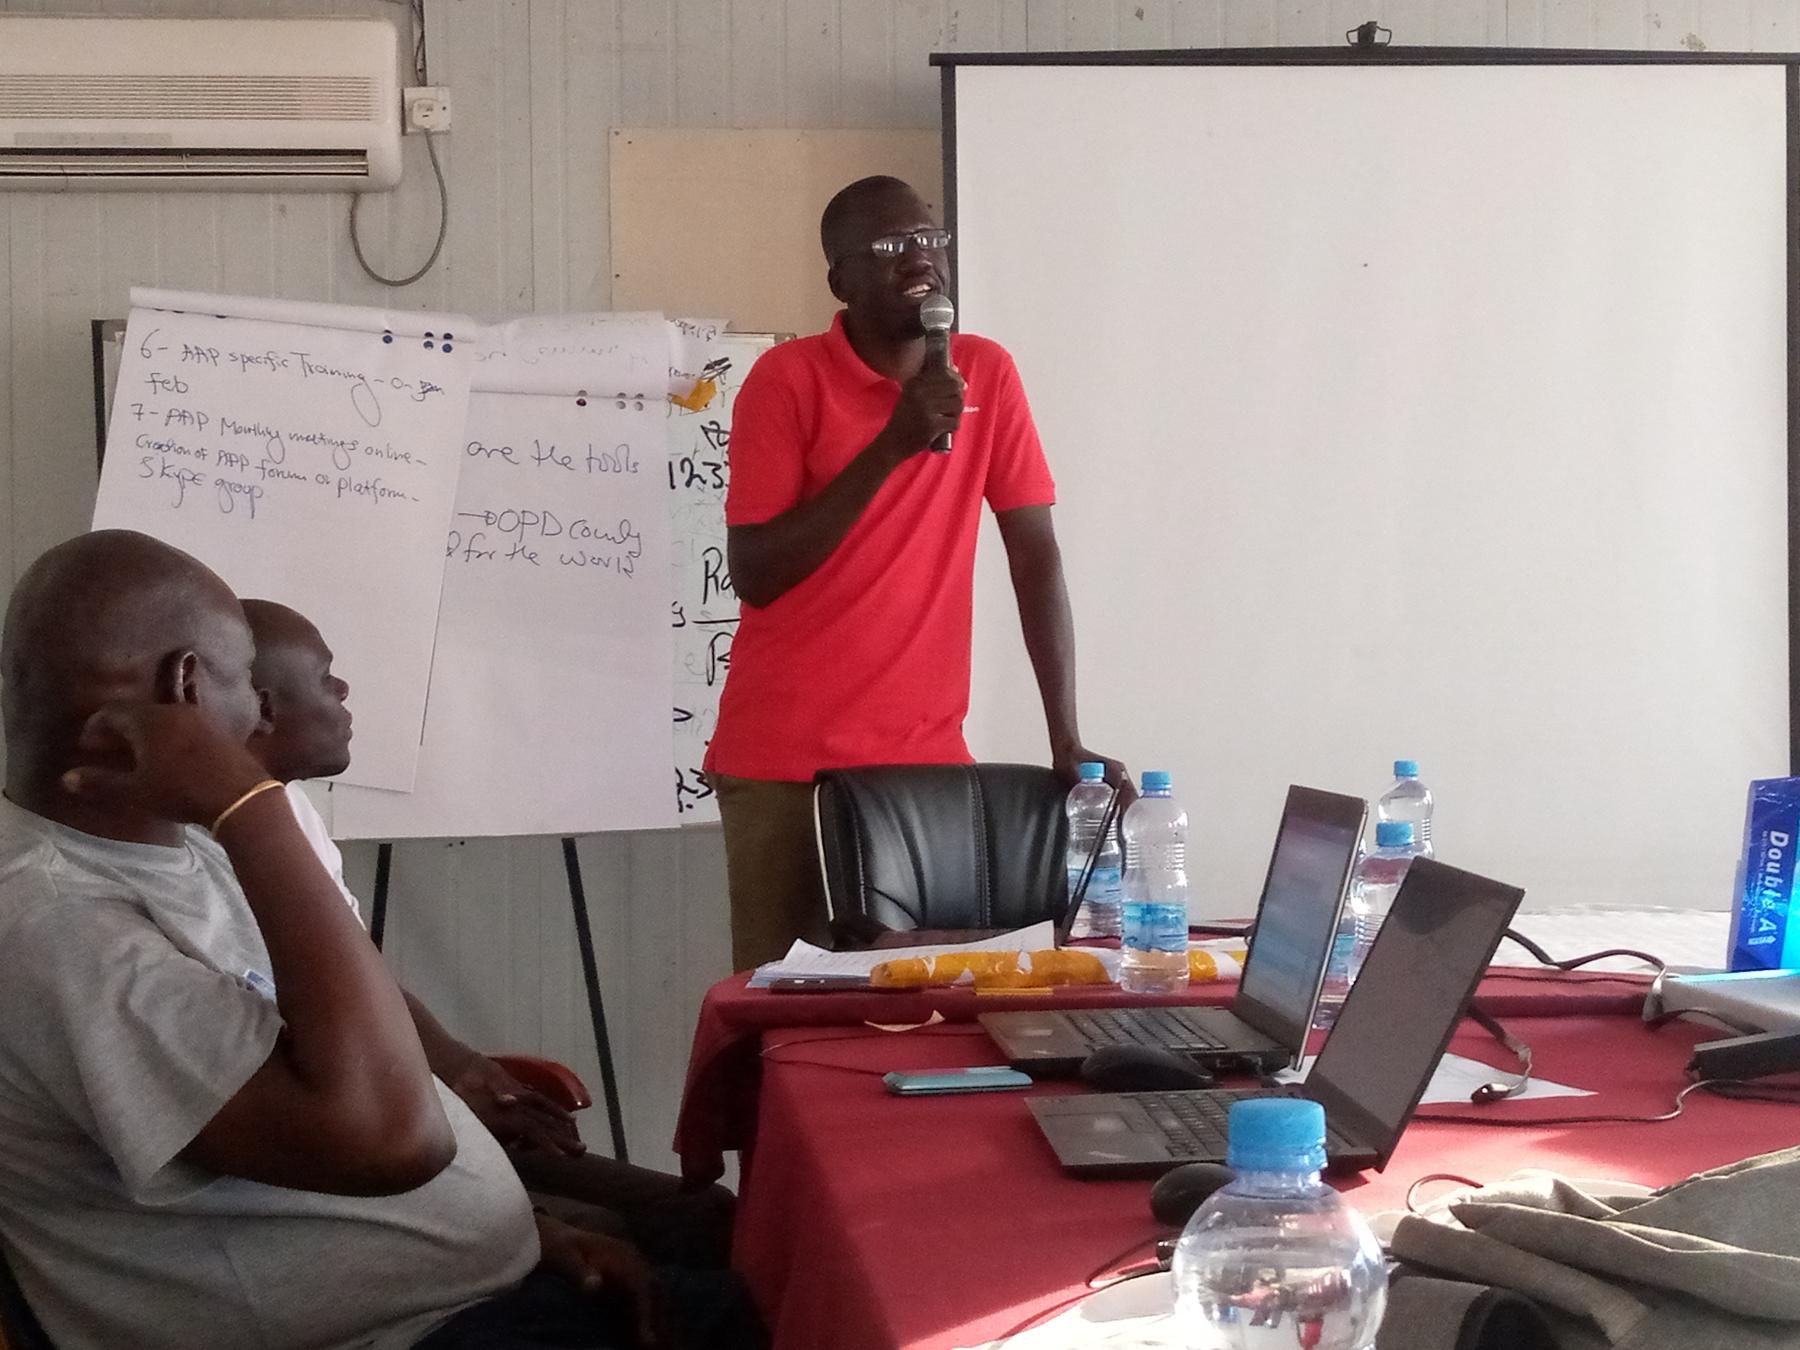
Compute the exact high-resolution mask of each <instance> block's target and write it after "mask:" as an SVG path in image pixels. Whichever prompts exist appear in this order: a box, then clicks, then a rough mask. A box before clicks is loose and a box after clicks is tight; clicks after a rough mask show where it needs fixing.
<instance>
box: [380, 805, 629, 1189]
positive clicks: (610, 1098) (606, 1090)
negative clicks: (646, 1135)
mask: <svg viewBox="0 0 1800 1350" xmlns="http://www.w3.org/2000/svg"><path fill="white" fill-rule="evenodd" d="M562 855H563V871H564V873H565V874H566V875H567V877H568V881H569V908H570V910H571V912H572V913H573V915H574V918H575V946H576V948H577V950H579V951H580V953H581V978H582V982H583V984H584V985H585V986H586V988H587V1005H588V1017H589V1019H590V1020H591V1021H592V1022H593V1026H594V1049H595V1050H596V1051H597V1052H598V1054H599V1056H600V1088H601V1095H602V1096H603V1097H604V1098H605V1099H606V1122H607V1125H608V1126H609V1127H610V1128H611V1130H612V1144H613V1157H615V1158H617V1159H618V1160H619V1161H620V1162H630V1161H631V1157H630V1153H629V1150H628V1148H627V1145H626V1142H625V1116H624V1113H623V1111H622V1109H621V1107H620V1104H619V1080H618V1074H617V1072H616V1071H615V1069H614V1067H613V1054H612V1039H611V1037H609V1036H608V1035H607V1031H606V1000H605V998H604V997H603V996H602V994H601V991H600V967H599V964H598V963H597V962H596V961H595V959H594V930H593V926H592V924H591V923H590V921H589V919H588V908H587V888H586V887H585V886H584V885H583V884H582V880H581V855H580V853H579V852H577V851H576V848H575V839H574V836H573V835H566V834H565V835H564V836H563V837H562ZM393 867H394V845H393V844H392V843H391V842H383V843H382V844H380V845H379V846H378V847H377V849H376V851H375V894H374V897H373V899H372V900H371V902H370V905H369V936H370V937H371V938H373V939H374V941H375V945H376V947H377V948H379V947H380V946H381V941H382V938H383V936H384V935H385V933H386V930H387V901H388V884H389V881H390V879H391V877H392V875H393Z"/></svg>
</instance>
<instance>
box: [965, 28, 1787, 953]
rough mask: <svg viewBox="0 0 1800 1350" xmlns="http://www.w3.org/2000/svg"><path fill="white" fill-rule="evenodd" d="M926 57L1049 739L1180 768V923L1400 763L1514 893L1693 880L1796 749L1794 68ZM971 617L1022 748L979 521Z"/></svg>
mask: <svg viewBox="0 0 1800 1350" xmlns="http://www.w3.org/2000/svg"><path fill="white" fill-rule="evenodd" d="M1263 55H1265V56H1266V55H1268V54H1263ZM937 59H939V60H940V62H941V63H943V64H944V66H945V69H944V78H945V82H946V91H945V92H946V103H945V107H946V112H947V114H948V116H947V118H946V126H945V137H946V161H947V169H948V172H947V174H946V182H947V183H948V184H950V185H951V188H952V202H953V206H952V219H951V220H950V222H949V223H950V224H951V227H952V229H953V230H954V231H955V234H956V249H957V258H956V262H957V272H958V291H959V293H958V296H957V299H958V311H959V324H960V326H961V327H962V328H963V329H964V330H965V331H969V332H975V333H981V334H985V335H987V336H989V337H992V338H995V339H997V340H998V341H1000V342H1001V343H1003V344H1004V345H1006V346H1007V347H1008V348H1009V349H1010V350H1011V351H1012V352H1013V354H1014V356H1015V357H1016V358H1017V360H1018V364H1019V368H1020V371H1021V373H1022V375H1023V378H1024V383H1025V388H1026V391H1027V393H1028V394H1029V396H1030V398H1031V400H1032V404H1033V409H1034V412H1035V414H1036V417H1037V421H1038V426H1039V429H1040V431H1041V433H1042V435H1043V438H1044V443H1045V447H1046V450H1047V453H1048V455H1049V459H1050V465H1051V468H1052V470H1053V471H1054V473H1055V475H1056V478H1057V484H1058V505H1057V508H1056V521H1057V530H1058V535H1059V537H1060V539H1061V541H1062V547H1063V553H1064V565H1065V569H1066V572H1067V576H1068V580H1069V587H1070V593H1071V597H1072V600H1073V604H1074V610H1075V618H1076V628H1077V635H1078V646H1079V653H1080V655H1079V675H1080V691H1081V712H1082V729H1083V732H1084V736H1085V740H1086V742H1087V744H1088V745H1089V746H1090V747H1091V748H1093V749H1095V750H1098V751H1101V752H1104V753H1108V754H1112V755H1116V756H1119V757H1121V758H1123V759H1125V760H1126V761H1127V762H1128V763H1129V764H1130V765H1131V767H1132V768H1133V769H1134V770H1136V771H1141V770H1143V769H1148V768H1166V769H1168V770H1170V771H1171V772H1173V774H1174V775H1175V784H1176V795H1177V797H1178V799H1179V800H1180V801H1181V802H1182V803H1183V804H1184V805H1185V806H1186V807H1187V810H1188V815H1189V818H1190V820H1191V822H1192V828H1191V834H1190V849H1189V866H1190V875H1191V877H1192V878H1193V881H1194V892H1195V895H1196V898H1197V904H1196V906H1195V908H1196V912H1199V913H1203V914H1208V915H1228V914H1229V915H1242V914H1246V913H1248V912H1250V911H1251V910H1252V909H1253V908H1254V906H1255V903H1256V897H1257V893H1258V890H1259V888H1260V885H1261V880H1262V875H1263V871H1264V869H1265V867H1266V866H1267V860H1268V851H1269V848H1270V845H1271V844H1272V842H1273V839H1274V833H1275V826H1276V822H1277V820H1278V818H1279V816H1280V812H1281V803H1282V794H1283V791H1284V789H1285V787H1286V785H1287V784H1288V783H1290V782H1297V783H1305V784H1310V785H1313V786H1317V787H1322V788H1329V789H1335V790H1338V791H1345V792H1352V793H1356V794H1358V795H1363V796H1366V797H1368V798H1370V800H1371V803H1373V799H1374V798H1375V797H1376V796H1378V795H1379V794H1380V793H1381V792H1382V791H1383V790H1384V789H1385V787H1386V785H1387V783H1388V782H1389V781H1390V774H1389V769H1390V767H1391V763H1392V761H1393V760H1394V759H1395V758H1397V757H1406V758H1416V759H1418V760H1419V761H1420V765H1421V769H1422V776H1423V777H1424V779H1425V781H1426V782H1427V783H1428V784H1429V785H1430V787H1431V788H1432V790H1433V792H1434V793H1435V794H1436V797H1437V812H1436V830H1435V832H1436V844H1437V854H1438V856H1439V857H1440V858H1441V859H1443V860H1444V861H1447V862H1450V863H1454V864H1457V865H1459V866H1464V867H1468V868H1471V869H1474V870H1476V871H1480V872H1485V873H1488V874H1490V875H1492V876H1494V877H1497V878H1500V879H1502V880H1505V881H1508V882H1512V883H1514V884H1517V885H1521V886H1524V887H1525V888H1526V891H1527V905H1528V906H1534V907H1545V906H1566V905H1583V904H1592V905H1632V906H1638V905H1670V906H1679V907H1684V908H1687V907H1692V908H1723V907H1725V906H1727V905H1728V904H1729V901H1730V895H1731V888H1732V879H1733V873H1734V869H1735V865H1736V858H1737V854H1738V850H1739V847H1740V843H1741V836H1742V831H1743V811H1744V798H1745V789H1746V786H1747V784H1748V782H1749V780H1750V779H1751V778H1754V777H1771V776H1780V775H1782V774H1785V773H1787V772H1788V759H1789V752H1788V747H1789V727H1788V719H1789V706H1790V694H1789V689H1790V685H1789V664H1788V660H1789V658H1788V630H1789V618H1788V575H1789V538H1788V514H1787V511H1788V508H1787V502H1788V483H1789V462H1790V432H1789V425H1788V422H1789V418H1788V404H1789V377H1788V344H1789V334H1788V314H1789V303H1790V301H1789V280H1788V233H1789V231H1790V229H1791V228H1792V227H1791V225H1790V222H1789V219H1788V193H1789V177H1790V169H1789V163H1788V154H1789V151H1788V122H1789V109H1788V94H1787V84H1788V79H1789V71H1788V68H1787V67H1786V66H1784V65H1782V64H1780V63H1778V62H1774V61H1771V62H1767V63H1758V62H1747V63H1742V64H1730V63H1721V64H1707V63H1704V62H1694V61H1682V60H1679V59H1674V60H1670V61H1667V62H1651V63H1639V64H1609V63H1606V62H1605V61H1604V60H1602V61H1598V62H1596V61H1592V60H1588V61H1581V60H1570V61H1567V62H1559V61H1558V60H1556V59H1552V60H1551V61H1549V62H1547V63H1546V62H1539V63H1526V62H1514V63H1491V64H1490V63H1479V64H1409V65H1393V64H1387V65H1383V64H1373V65H1370V64H1349V63H1346V62H1343V61H1329V62H1324V63H1318V64H1304V63H1301V64H1197V65H1173V64H1154V63H1153V64H1128V63H1119V64H1105V63H1102V64H1055V63H1054V58H1048V59H1044V58H1037V57H1029V58H1007V57H999V58H994V57H988V58H981V57H977V58H973V60H972V61H970V60H967V59H965V58H958V57H942V58H937ZM1465 59H1466V58H1465ZM975 623H976V631H975V673H974V688H973V696H972V704H971V711H970V719H969V736H970V744H971V748H972V749H973V750H974V752H975V755H976V757H977V758H979V759H984V760H1003V759H1024V760H1035V761H1040V762H1041V761H1042V760H1043V758H1044V755H1045V734H1044V726H1043V719H1042V716H1041V713H1040V710H1039V704H1038V700H1037V698H1036V693H1035V686H1034V683H1033V680H1032V675H1031V668H1030V664H1029V662H1028V661H1027V659H1026V657H1025V653H1024V649H1023V645H1022V643H1021V641H1020V638H1019V624H1018V620H1017V616H1016V608H1015V606H1014V603H1013V600H1012V596H1011V592H1010V588H1009V585H1008V582H1007V574H1006V567H1005V558H1004V553H1003V550H1002V548H1001V545H1000V541H999V538H998V535H997V532H995V531H994V530H993V528H992V522H991V521H990V522H988V525H987V533H986V534H985V536H984V538H983V542H982V548H981V553H980V557H979V561H978V565H977V599H976V620H975ZM1670 955H1671V956H1672V957H1675V956H1677V955H1680V954H1675V953H1671V954H1670ZM1694 955H1695V957H1696V959H1697V957H1698V955H1700V954H1694ZM1709 955H1710V954H1709Z"/></svg>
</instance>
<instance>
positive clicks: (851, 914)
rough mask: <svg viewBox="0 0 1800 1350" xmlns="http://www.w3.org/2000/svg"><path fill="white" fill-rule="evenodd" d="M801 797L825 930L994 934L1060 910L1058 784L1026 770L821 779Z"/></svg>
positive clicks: (852, 773)
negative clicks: (807, 800)
mask: <svg viewBox="0 0 1800 1350" xmlns="http://www.w3.org/2000/svg"><path fill="white" fill-rule="evenodd" d="M813 783H814V787H813V812H814V821H815V824H816V827H817V829H818V839H819V866H820V868H821V870H822V872H823V873H824V878H825V898H826V903H827V905H828V906H829V908H830V912H831V919H832V928H833V932H834V933H835V934H837V935H839V936H840V937H842V936H843V935H845V934H850V935H852V936H853V937H861V938H864V939H865V940H866V939H867V938H868V937H869V936H872V935H873V934H874V933H876V932H879V931H880V930H881V929H917V928H931V929H956V930H968V929H976V930H994V931H1004V930H1006V929H1011V928H1022V927H1024V926H1025V925H1026V924H1032V923H1037V922H1039V921H1041V920H1043V919H1050V920H1052V921H1056V920H1060V919H1061V918H1062V917H1063V911H1064V910H1065V909H1066V908H1067V889H1068V883H1067V879H1066V876H1065V873H1064V863H1063V851H1064V848H1065V845H1066V841H1067V839H1068V822H1067V821H1066V819H1065V818H1064V815H1063V799H1064V796H1065V795H1066V794H1067V792H1068V786H1067V784H1065V783H1064V782H1063V781H1062V780H1061V779H1060V778H1059V777H1058V776H1057V775H1056V774H1055V772H1053V771H1052V770H1050V769H1045V768H1040V767H1038V766H1036V765H1031V764H909V765H899V766H894V767H881V768H860V769H828V770H825V771H824V772H821V773H820V774H818V775H817V776H816V777H815V778H814V780H813Z"/></svg>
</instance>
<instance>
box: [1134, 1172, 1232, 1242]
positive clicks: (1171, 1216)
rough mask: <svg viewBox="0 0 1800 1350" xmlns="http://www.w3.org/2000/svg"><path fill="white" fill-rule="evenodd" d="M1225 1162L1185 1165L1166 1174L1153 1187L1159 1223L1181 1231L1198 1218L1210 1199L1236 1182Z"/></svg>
mask: <svg viewBox="0 0 1800 1350" xmlns="http://www.w3.org/2000/svg"><path fill="white" fill-rule="evenodd" d="M1233 1179H1234V1178H1233V1173H1232V1170H1231V1169H1230V1168H1229V1167H1227V1166H1225V1164H1223V1163H1183V1164H1182V1165H1181V1166H1180V1167H1177V1168H1175V1169H1174V1170H1173V1171H1170V1172H1164V1173H1163V1174H1162V1175H1161V1176H1160V1177H1158V1178H1157V1179H1156V1184H1155V1185H1154V1186H1152V1187H1151V1188H1150V1212H1151V1213H1152V1214H1154V1215H1155V1216H1156V1221H1157V1222H1158V1223H1164V1224H1167V1225H1168V1226H1169V1227H1171V1228H1180V1227H1181V1226H1182V1225H1184V1224H1185V1223H1187V1221H1188V1220H1189V1219H1191V1218H1193V1217H1194V1211H1195V1210H1197V1209H1199V1208H1200V1206H1201V1204H1202V1203H1203V1202H1204V1201H1205V1200H1206V1197H1207V1196H1209V1195H1211V1194H1212V1193H1213V1192H1214V1191H1216V1190H1218V1189H1219V1187H1221V1186H1223V1185H1225V1183H1226V1182H1228V1181H1231V1180H1233Z"/></svg>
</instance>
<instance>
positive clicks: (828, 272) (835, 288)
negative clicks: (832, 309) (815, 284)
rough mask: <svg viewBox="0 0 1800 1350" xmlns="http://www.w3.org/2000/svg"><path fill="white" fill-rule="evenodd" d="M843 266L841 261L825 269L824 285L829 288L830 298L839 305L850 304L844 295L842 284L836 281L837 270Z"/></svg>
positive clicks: (848, 298) (847, 297)
mask: <svg viewBox="0 0 1800 1350" xmlns="http://www.w3.org/2000/svg"><path fill="white" fill-rule="evenodd" d="M841 266H843V262H842V260H839V261H838V262H834V263H833V264H831V266H830V267H828V268H826V269H825V284H826V285H827V286H829V287H831V296H832V298H833V299H834V300H836V301H837V302H838V303H839V304H841V305H847V304H849V303H850V297H849V296H847V295H845V294H844V284H843V282H841V281H839V280H838V268H840V267H841Z"/></svg>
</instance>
